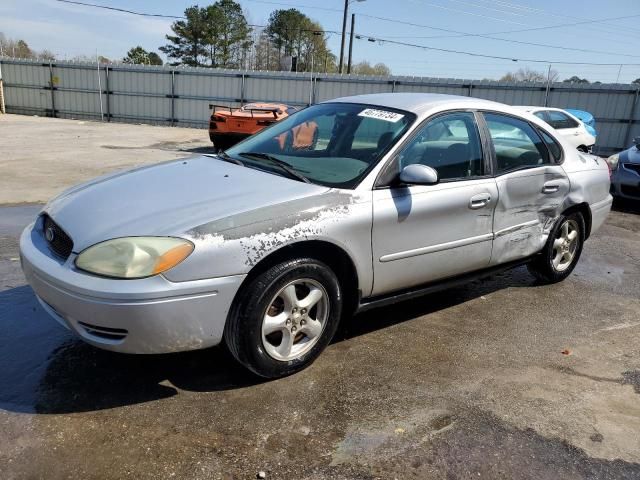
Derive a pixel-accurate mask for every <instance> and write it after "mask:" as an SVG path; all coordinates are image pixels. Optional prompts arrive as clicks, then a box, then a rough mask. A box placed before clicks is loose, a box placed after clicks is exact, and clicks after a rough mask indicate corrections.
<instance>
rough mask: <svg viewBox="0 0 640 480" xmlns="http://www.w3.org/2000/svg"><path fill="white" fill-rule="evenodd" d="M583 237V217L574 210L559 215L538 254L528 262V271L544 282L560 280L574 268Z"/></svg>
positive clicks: (578, 257) (580, 251) (580, 250)
mask: <svg viewBox="0 0 640 480" xmlns="http://www.w3.org/2000/svg"><path fill="white" fill-rule="evenodd" d="M584 238H585V226H584V218H583V217H582V214H580V213H578V212H576V213H572V214H569V215H561V216H560V218H559V219H558V221H557V222H556V225H555V226H554V228H553V229H552V230H551V233H550V234H549V239H548V240H547V244H546V245H545V247H544V249H543V250H542V252H540V254H539V256H538V257H537V258H536V259H535V260H533V261H532V262H531V263H530V264H529V271H530V272H531V274H533V276H535V277H536V278H537V279H538V280H541V281H543V282H545V283H555V282H560V281H562V280H564V279H565V278H567V277H568V276H569V275H570V274H571V272H572V271H573V269H574V268H575V266H576V264H577V263H578V260H579V259H580V254H581V253H582V246H583V243H584Z"/></svg>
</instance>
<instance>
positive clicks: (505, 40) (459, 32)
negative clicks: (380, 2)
mask: <svg viewBox="0 0 640 480" xmlns="http://www.w3.org/2000/svg"><path fill="white" fill-rule="evenodd" d="M358 16H360V17H367V18H373V19H376V20H381V21H384V22H391V23H399V24H403V25H410V26H413V27H420V28H430V29H432V30H438V31H441V32H449V33H456V34H462V35H464V36H473V37H480V38H487V39H489V40H497V41H500V42H507V43H517V44H520V45H532V46H535V47H544V48H554V49H557V50H572V51H574V52H585V53H598V54H602V55H611V52H604V51H601V50H589V49H586V48H573V47H562V46H559V45H549V44H546V43H535V42H525V41H522V40H513V39H508V38H499V37H493V36H491V35H486V34H483V33H466V32H461V31H459V30H451V29H447V28H442V27H434V26H432V25H424V24H419V23H413V22H405V21H403V20H393V19H390V18H384V17H377V16H375V15H367V14H364V13H359V14H358ZM639 16H640V15H639ZM386 38H394V37H386ZM396 38H418V37H396ZM422 38H438V37H433V36H432V37H422ZM615 55H618V56H621V57H631V58H640V55H631V54H626V53H616V54H615Z"/></svg>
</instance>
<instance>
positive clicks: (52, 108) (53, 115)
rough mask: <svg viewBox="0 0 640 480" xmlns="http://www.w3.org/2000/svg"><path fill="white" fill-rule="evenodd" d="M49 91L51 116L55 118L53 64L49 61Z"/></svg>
mask: <svg viewBox="0 0 640 480" xmlns="http://www.w3.org/2000/svg"><path fill="white" fill-rule="evenodd" d="M45 65H46V64H45ZM49 89H50V90H51V116H52V117H53V118H56V97H55V93H54V86H53V63H51V61H50V62H49Z"/></svg>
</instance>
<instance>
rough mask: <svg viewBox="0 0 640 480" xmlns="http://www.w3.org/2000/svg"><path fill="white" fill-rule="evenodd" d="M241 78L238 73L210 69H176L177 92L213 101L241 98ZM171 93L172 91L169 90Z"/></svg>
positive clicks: (181, 94)
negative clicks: (206, 70) (201, 70)
mask: <svg viewBox="0 0 640 480" xmlns="http://www.w3.org/2000/svg"><path fill="white" fill-rule="evenodd" d="M241 83H242V82H241V79H240V78H238V77H237V76H236V75H220V74H215V72H212V71H209V72H208V73H203V72H198V71H195V72H194V71H184V72H181V71H179V70H178V71H176V74H175V94H176V95H178V96H188V97H202V98H207V99H210V100H211V101H212V103H213V102H214V101H233V100H235V99H239V98H240V93H241V92H240V88H241ZM169 93H170V92H169Z"/></svg>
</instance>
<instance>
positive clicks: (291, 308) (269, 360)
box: [225, 258, 342, 378]
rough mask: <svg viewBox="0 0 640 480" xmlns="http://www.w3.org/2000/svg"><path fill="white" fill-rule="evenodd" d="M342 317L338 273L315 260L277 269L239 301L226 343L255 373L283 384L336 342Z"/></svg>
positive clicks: (256, 280) (259, 279) (257, 280)
mask: <svg viewBox="0 0 640 480" xmlns="http://www.w3.org/2000/svg"><path fill="white" fill-rule="evenodd" d="M341 311H342V294H341V291H340V284H339V282H338V279H337V277H336V276H335V274H334V273H333V271H332V270H331V269H330V268H329V267H328V266H327V265H325V264H324V263H322V262H320V261H318V260H315V259H311V258H298V259H294V260H288V261H285V262H282V263H279V264H277V265H274V266H272V267H270V268H269V269H267V270H266V271H264V272H262V273H260V274H259V275H257V276H256V277H255V278H253V279H252V280H251V281H249V283H248V284H247V285H245V286H244V287H243V290H242V291H241V292H239V294H238V297H237V298H236V300H235V301H234V305H233V306H232V309H231V312H230V314H229V318H228V319H227V325H226V327H225V341H226V344H227V346H228V347H229V350H230V351H231V353H232V354H233V356H234V357H235V358H236V359H237V360H238V361H239V362H240V363H242V364H243V365H244V366H246V367H247V368H248V369H249V370H251V371H253V372H254V373H256V374H258V375H260V376H262V377H266V378H277V377H282V376H285V375H290V374H292V373H295V372H297V371H299V370H302V369H303V368H305V367H307V366H309V365H310V364H311V363H312V362H313V361H314V360H315V359H316V358H317V357H318V355H320V353H321V352H322V350H324V348H325V347H326V346H327V345H328V344H329V342H330V341H331V338H332V337H333V335H334V333H335V331H336V328H337V326H338V322H339V319H340V315H341Z"/></svg>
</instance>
